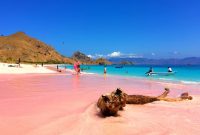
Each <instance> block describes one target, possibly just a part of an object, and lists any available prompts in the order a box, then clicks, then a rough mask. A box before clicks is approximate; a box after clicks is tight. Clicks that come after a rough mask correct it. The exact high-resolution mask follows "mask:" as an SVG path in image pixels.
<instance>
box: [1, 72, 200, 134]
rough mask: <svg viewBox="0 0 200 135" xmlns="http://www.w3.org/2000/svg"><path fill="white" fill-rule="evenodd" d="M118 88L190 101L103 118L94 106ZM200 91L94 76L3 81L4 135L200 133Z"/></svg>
mask: <svg viewBox="0 0 200 135" xmlns="http://www.w3.org/2000/svg"><path fill="white" fill-rule="evenodd" d="M117 87H121V88H122V89H123V90H124V91H126V92H127V93H129V94H143V95H155V96H156V95H159V94H160V93H162V92H163V88H164V87H169V88H170V89H171V93H170V94H169V96H171V97H177V96H178V95H180V93H182V92H186V91H187V92H189V93H190V94H192V96H193V97H194V100H192V101H184V102H176V103H171V102H154V103H150V104H146V105H127V106H126V107H125V110H124V111H120V112H119V113H118V116H117V117H106V118H104V117H102V116H101V115H100V113H99V112H98V110H97V108H96V102H97V100H98V98H99V96H100V95H101V94H103V93H107V92H110V91H112V90H114V89H115V88H117ZM199 95H200V87H199V85H186V84H181V83H168V82H158V81H154V80H142V79H134V78H126V77H106V76H98V75H81V76H77V75H70V74H67V75H63V74H60V75H59V74H58V75H55V74H54V75H51V74H49V75H1V76H0V110H1V111H0V133H1V134H2V135H13V134H20V135H38V134H42V135H55V134H56V135H74V134H76V135H78V134H81V135H94V134H96V135H101V134H104V135H105V134H106V135H112V134H116V135H121V134H127V135H129V134H130V135H133V134H180V135H182V134H194V135H195V134H197V133H199V132H200V118H199V113H200V102H199V101H200V97H199Z"/></svg>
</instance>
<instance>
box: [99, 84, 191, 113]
mask: <svg viewBox="0 0 200 135" xmlns="http://www.w3.org/2000/svg"><path fill="white" fill-rule="evenodd" d="M169 92H170V90H169V89H168V88H165V91H164V92H163V93H162V94H161V95H159V96H157V97H154V96H144V95H128V94H126V93H124V92H123V91H122V89H120V88H117V89H116V90H115V91H113V92H111V93H109V94H106V95H102V96H101V97H100V98H99V100H98V102H97V107H98V108H99V109H100V112H101V113H102V115H104V116H114V115H116V114H117V112H118V111H119V110H122V109H123V107H125V106H126V104H146V103H151V102H154V101H161V100H162V101H168V102H177V101H183V100H192V97H191V96H189V94H188V93H187V92H186V93H182V94H181V96H180V97H178V98H167V95H168V93H169Z"/></svg>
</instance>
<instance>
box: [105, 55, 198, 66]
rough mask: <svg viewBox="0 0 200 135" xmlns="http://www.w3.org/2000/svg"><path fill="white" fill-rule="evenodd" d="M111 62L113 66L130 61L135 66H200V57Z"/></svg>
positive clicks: (117, 59) (112, 59)
mask: <svg viewBox="0 0 200 135" xmlns="http://www.w3.org/2000/svg"><path fill="white" fill-rule="evenodd" d="M109 61H111V62H112V63H113V64H119V63H121V62H122V61H129V62H132V63H134V64H135V65H200V57H188V58H183V59H147V58H110V59H109Z"/></svg>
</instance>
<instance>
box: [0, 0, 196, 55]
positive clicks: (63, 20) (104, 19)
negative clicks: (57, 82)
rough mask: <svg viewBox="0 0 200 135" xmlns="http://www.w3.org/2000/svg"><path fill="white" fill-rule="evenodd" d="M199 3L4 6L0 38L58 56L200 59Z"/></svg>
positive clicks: (72, 0)
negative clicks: (20, 37) (27, 39)
mask: <svg viewBox="0 0 200 135" xmlns="http://www.w3.org/2000/svg"><path fill="white" fill-rule="evenodd" d="M199 7H200V1H198V0H130V1H128V0H123V1H122V0H121V1H120V0H82V1H78V0H51V1H50V0H49V1H47V0H12V1H11V0H6V1H5V0H4V1H1V20H0V34H4V35H9V34H12V33H15V32H17V31H24V32H25V33H27V34H28V35H30V36H32V37H35V38H37V39H39V40H42V41H44V42H45V43H47V44H50V45H52V46H53V47H54V48H55V49H56V50H58V52H60V53H61V54H63V55H66V56H71V55H72V53H73V52H74V51H77V50H79V51H82V52H84V53H85V54H88V55H89V54H90V55H92V56H99V55H101V56H112V57H113V56H130V57H151V58H172V57H173V58H180V57H188V56H200V53H199V52H200V8H199Z"/></svg>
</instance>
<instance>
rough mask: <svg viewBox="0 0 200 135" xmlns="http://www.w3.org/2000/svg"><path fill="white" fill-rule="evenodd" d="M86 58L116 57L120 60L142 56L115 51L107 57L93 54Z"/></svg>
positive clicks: (140, 56) (106, 56)
mask: <svg viewBox="0 0 200 135" xmlns="http://www.w3.org/2000/svg"><path fill="white" fill-rule="evenodd" d="M87 56H88V57H90V58H93V59H98V58H110V57H112V58H114V57H115V58H116V57H120V58H143V56H142V55H138V54H134V53H127V54H125V53H121V52H119V51H115V52H112V53H109V54H107V55H103V54H94V55H90V54H89V55H87Z"/></svg>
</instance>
